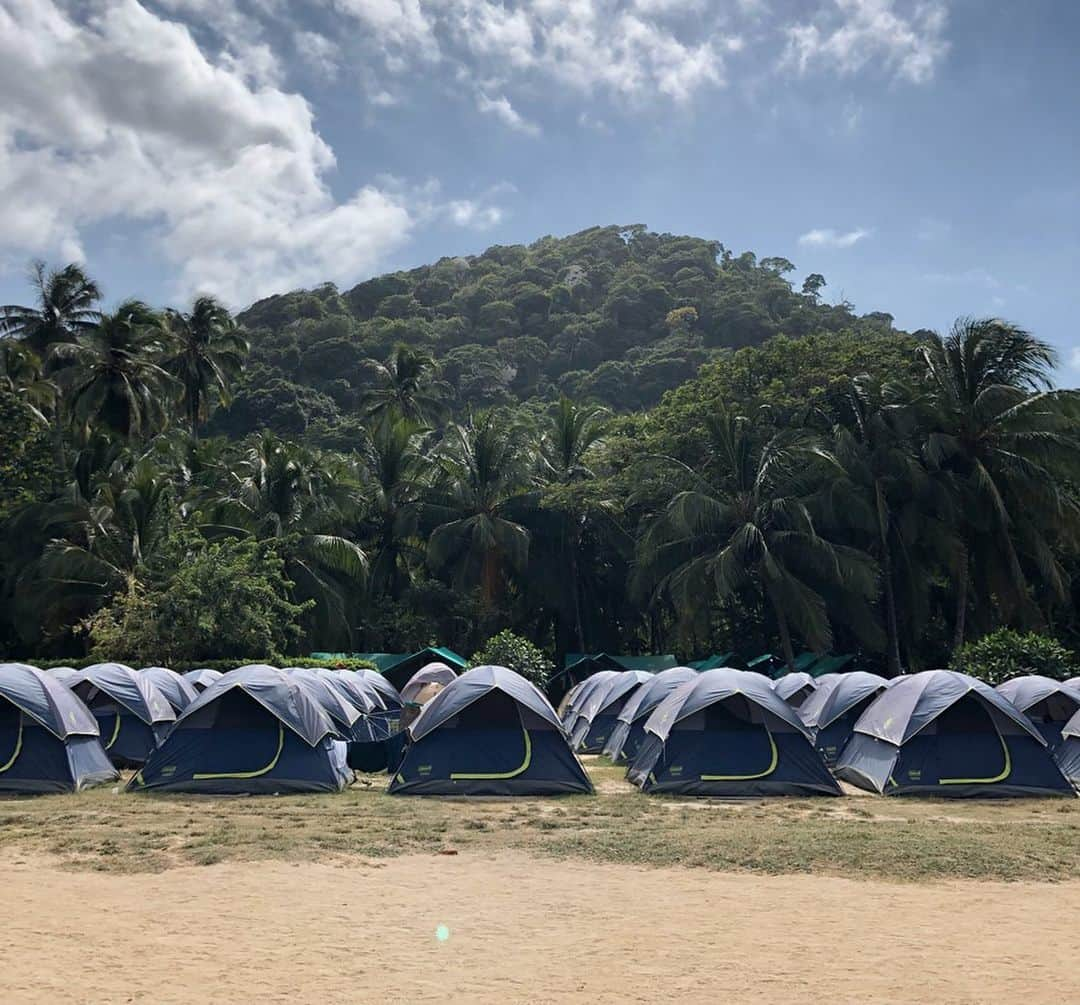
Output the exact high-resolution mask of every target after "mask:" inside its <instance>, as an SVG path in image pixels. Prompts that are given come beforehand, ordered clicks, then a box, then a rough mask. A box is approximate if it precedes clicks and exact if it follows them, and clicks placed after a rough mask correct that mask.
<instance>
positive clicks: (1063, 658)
mask: <svg viewBox="0 0 1080 1005" xmlns="http://www.w3.org/2000/svg"><path fill="white" fill-rule="evenodd" d="M952 669H953V670H959V671H960V672H961V673H966V674H970V675H971V676H972V677H978V678H979V679H980V680H984V681H986V683H987V684H994V685H996V684H1001V683H1002V682H1004V681H1007V680H1010V679H1011V678H1013V677H1021V676H1024V675H1026V674H1041V675H1042V676H1044V677H1051V678H1053V679H1055V680H1067V679H1068V678H1070V677H1074V676H1076V674H1077V673H1078V672H1080V671H1078V669H1077V661H1076V654H1075V653H1073V652H1072V651H1071V650H1069V649H1066V648H1065V647H1064V646H1063V645H1062V644H1061V643H1060V642H1058V641H1057V640H1056V639H1051V638H1047V637H1046V636H1045V635H1039V634H1038V633H1036V632H1028V633H1027V634H1026V635H1021V634H1020V633H1019V632H1014V631H1011V630H1010V629H1008V628H1000V629H998V631H996V632H992V633H991V634H990V635H984V636H983V637H982V638H981V639H979V640H978V641H977V642H969V643H968V644H967V645H965V646H963V647H962V648H961V649H959V650H958V651H957V653H956V655H955V656H954V657H953V660H952Z"/></svg>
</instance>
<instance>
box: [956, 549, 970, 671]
mask: <svg viewBox="0 0 1080 1005" xmlns="http://www.w3.org/2000/svg"><path fill="white" fill-rule="evenodd" d="M967 598H968V557H967V552H966V551H965V552H964V554H963V558H962V560H961V566H960V572H959V574H958V581H957V584H956V620H955V621H954V629H953V651H954V652H955V651H956V650H957V649H959V648H960V647H961V646H962V645H963V644H964V635H965V629H966V627H967V626H966V624H965V622H966V620H967Z"/></svg>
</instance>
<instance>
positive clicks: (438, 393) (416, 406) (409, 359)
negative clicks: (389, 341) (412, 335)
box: [363, 344, 453, 423]
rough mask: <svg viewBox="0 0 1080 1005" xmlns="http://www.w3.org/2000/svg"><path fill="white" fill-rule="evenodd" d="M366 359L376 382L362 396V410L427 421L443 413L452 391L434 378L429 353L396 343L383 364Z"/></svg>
mask: <svg viewBox="0 0 1080 1005" xmlns="http://www.w3.org/2000/svg"><path fill="white" fill-rule="evenodd" d="M365 362H366V365H367V366H369V367H370V368H371V369H372V370H374V371H375V375H376V379H377V381H378V383H377V386H376V387H374V388H372V389H370V390H369V391H367V392H366V394H365V395H364V399H363V405H364V410H365V411H366V413H367V414H368V415H369V416H371V417H373V418H381V417H382V416H383V414H385V413H386V412H388V411H394V412H396V413H397V414H398V415H400V416H401V417H402V418H405V419H410V420H412V421H413V422H420V423H427V422H430V421H432V420H434V419H437V418H439V417H441V416H444V415H446V413H447V411H448V402H449V401H450V398H451V397H452V395H453V390H452V389H451V387H450V385H449V384H447V383H445V382H444V381H441V380H438V379H437V378H436V376H435V374H436V364H435V359H434V357H433V356H431V355H430V354H429V353H426V352H424V351H423V350H422V349H414V348H412V347H411V346H407V345H404V344H399V345H397V346H395V347H394V351H393V353H392V354H391V356H390V358H389V359H388V360H387V361H386V362H385V363H382V362H380V361H379V360H375V359H369V360H366V361H365Z"/></svg>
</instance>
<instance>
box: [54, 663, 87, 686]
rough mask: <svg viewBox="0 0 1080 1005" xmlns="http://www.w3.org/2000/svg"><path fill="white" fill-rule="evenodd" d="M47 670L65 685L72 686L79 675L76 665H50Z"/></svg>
mask: <svg viewBox="0 0 1080 1005" xmlns="http://www.w3.org/2000/svg"><path fill="white" fill-rule="evenodd" d="M46 672H47V673H48V674H49V676H50V677H53V678H54V679H56V680H58V681H60V683H61V684H63V685H64V686H65V687H71V685H72V684H74V683H75V681H76V680H77V679H78V676H79V671H78V670H76V669H75V668H74V667H50V669H49V670H48V671H46Z"/></svg>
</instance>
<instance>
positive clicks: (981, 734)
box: [836, 670, 1071, 796]
mask: <svg viewBox="0 0 1080 1005" xmlns="http://www.w3.org/2000/svg"><path fill="white" fill-rule="evenodd" d="M836 774H837V777H839V778H842V779H844V780H845V781H848V782H851V783H852V784H853V785H857V786H859V787H860V788H864V789H869V790H871V791H873V792H880V793H883V794H885V795H890V796H892V795H930V796H1034V795H1061V794H1067V793H1069V792H1071V789H1070V787H1069V784H1068V783H1067V782H1066V780H1065V778H1064V777H1063V776H1062V774H1061V771H1059V770H1058V767H1057V765H1056V764H1055V763H1054V759H1053V757H1052V756H1051V753H1050V750H1049V748H1048V747H1047V745H1046V741H1045V740H1044V739H1043V738H1042V735H1041V734H1040V733H1039V731H1038V730H1037V729H1036V728H1035V726H1034V724H1033V723H1032V722H1031V720H1030V719H1028V718H1027V716H1025V715H1024V713H1023V712H1021V711H1020V710H1019V709H1018V708H1017V707H1016V706H1015V705H1013V704H1012V702H1010V701H1008V700H1007V699H1006V698H1004V697H1002V696H1001V695H1000V694H998V693H997V691H995V690H994V689H993V688H992V687H990V686H989V685H988V684H984V683H983V682H982V681H980V680H976V679H975V678H974V677H969V676H967V675H966V674H962V673H956V672H955V671H952V670H924V671H923V672H922V673H917V674H912V675H911V676H909V677H905V678H903V679H901V680H898V681H896V682H895V683H893V684H892V685H891V686H889V687H887V688H886V689H885V690H884V691H883V692H882V693H881V694H879V695H878V697H877V698H875V699H874V701H873V702H871V704H870V706H869V707H868V708H867V709H866V711H865V712H863V714H862V715H861V716H860V717H859V720H858V722H856V723H855V730H854V732H853V733H852V736H851V739H850V740H849V741H848V744H847V746H846V747H845V748H844V751H843V753H842V754H841V755H840V760H839V761H838V762H837V765H836Z"/></svg>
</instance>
